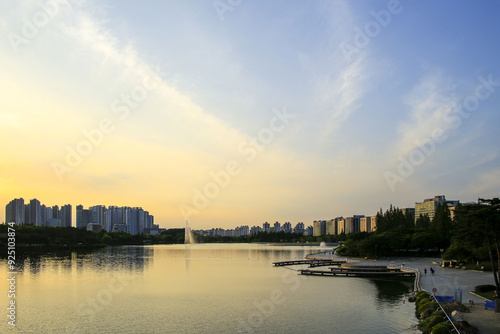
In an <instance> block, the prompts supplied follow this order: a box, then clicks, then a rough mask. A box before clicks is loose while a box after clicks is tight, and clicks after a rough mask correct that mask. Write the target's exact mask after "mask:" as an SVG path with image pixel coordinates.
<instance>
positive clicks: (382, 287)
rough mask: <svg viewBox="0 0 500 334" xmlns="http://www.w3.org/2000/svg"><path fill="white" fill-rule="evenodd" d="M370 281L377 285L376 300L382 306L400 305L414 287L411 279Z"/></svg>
mask: <svg viewBox="0 0 500 334" xmlns="http://www.w3.org/2000/svg"><path fill="white" fill-rule="evenodd" d="M370 282H371V283H372V284H373V285H374V286H375V287H376V291H377V298H376V301H377V304H379V305H380V306H382V307H394V306H400V305H401V303H402V302H403V301H404V300H405V296H406V295H407V294H408V293H409V292H411V291H412V289H413V284H412V281H411V280H396V279H386V280H383V279H373V280H370Z"/></svg>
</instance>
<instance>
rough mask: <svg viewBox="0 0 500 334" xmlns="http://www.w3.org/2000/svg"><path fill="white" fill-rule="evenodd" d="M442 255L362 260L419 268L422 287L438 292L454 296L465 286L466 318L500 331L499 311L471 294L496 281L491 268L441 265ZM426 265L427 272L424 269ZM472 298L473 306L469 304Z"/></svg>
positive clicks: (488, 333)
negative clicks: (481, 286)
mask: <svg viewBox="0 0 500 334" xmlns="http://www.w3.org/2000/svg"><path fill="white" fill-rule="evenodd" d="M439 262H440V259H439V258H387V259H381V260H377V261H368V260H360V261H359V263H360V264H373V265H375V264H378V265H394V266H399V265H404V266H405V267H408V268H414V269H419V270H420V272H421V273H422V275H421V281H420V284H421V287H422V288H423V289H424V290H426V291H428V292H429V293H432V289H433V288H436V289H437V292H436V295H437V296H454V294H455V290H456V288H457V287H460V289H462V304H464V305H466V306H467V307H469V309H470V311H471V313H466V314H464V320H466V321H468V322H469V323H470V324H472V325H473V326H476V327H477V328H478V329H479V330H480V331H481V333H482V334H500V314H499V313H495V312H494V311H493V310H492V309H487V310H486V309H485V308H484V300H483V299H481V298H479V297H476V296H474V295H472V294H470V293H469V292H470V291H473V290H474V287H475V286H477V285H482V284H494V280H493V274H492V273H491V272H479V271H471V270H463V269H453V268H442V267H439V266H438V263H439ZM430 267H433V268H434V269H435V273H434V274H431V272H430V270H429V268H430ZM425 268H427V275H425V274H424V269H425ZM469 300H472V301H473V303H474V306H470V303H469Z"/></svg>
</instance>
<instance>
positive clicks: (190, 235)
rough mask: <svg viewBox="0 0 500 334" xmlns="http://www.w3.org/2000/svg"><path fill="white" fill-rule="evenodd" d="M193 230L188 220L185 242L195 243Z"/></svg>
mask: <svg viewBox="0 0 500 334" xmlns="http://www.w3.org/2000/svg"><path fill="white" fill-rule="evenodd" d="M195 243H196V241H195V240H194V234H193V231H191V227H189V222H188V221H187V220H186V228H185V229H184V244H186V245H188V244H195Z"/></svg>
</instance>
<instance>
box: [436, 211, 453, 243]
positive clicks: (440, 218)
mask: <svg viewBox="0 0 500 334" xmlns="http://www.w3.org/2000/svg"><path fill="white" fill-rule="evenodd" d="M452 229H453V224H452V221H451V215H450V210H449V209H448V205H447V204H446V203H443V204H441V203H439V204H438V206H437V208H436V212H435V214H434V218H433V219H432V228H431V231H432V232H433V234H434V235H435V236H436V246H437V247H438V248H439V249H446V248H448V247H449V246H450V240H451V232H452Z"/></svg>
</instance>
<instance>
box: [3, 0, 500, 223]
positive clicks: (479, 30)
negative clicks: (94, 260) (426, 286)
mask: <svg viewBox="0 0 500 334" xmlns="http://www.w3.org/2000/svg"><path fill="white" fill-rule="evenodd" d="M43 3H44V4H45V5H44V6H42V5H40V2H38V1H19V2H14V3H2V4H0V9H1V11H0V12H1V13H4V14H0V32H1V35H2V36H4V38H2V39H0V61H2V64H3V66H1V67H0V73H1V75H0V87H1V89H0V92H1V93H0V94H2V99H1V102H0V103H1V108H0V120H1V121H0V126H1V131H0V136H1V137H0V138H1V144H0V145H1V152H2V153H3V163H2V165H1V167H0V168H1V171H2V172H1V175H0V177H1V179H0V183H1V185H2V186H1V187H0V188H1V190H0V200H1V201H2V202H3V203H5V204H4V205H2V206H0V207H1V212H0V214H1V215H2V217H5V211H4V210H5V205H6V204H7V203H8V202H9V201H10V200H11V199H13V198H19V197H23V198H37V199H40V200H41V201H44V202H45V201H46V200H47V199H49V200H50V203H49V204H51V205H53V204H54V203H71V204H72V205H74V206H76V205H78V204H82V205H83V206H84V207H89V206H92V205H98V204H103V203H104V205H108V204H109V205H117V206H127V205H130V203H134V205H136V206H140V207H147V208H148V209H149V211H150V212H152V213H153V214H154V215H155V223H156V224H159V225H160V227H164V228H171V227H177V226H183V225H184V223H185V221H186V219H188V220H189V222H190V225H191V226H192V228H193V229H203V228H208V227H211V226H212V227H213V226H219V227H222V228H228V227H231V226H236V224H235V223H234V222H235V221H236V220H237V221H238V222H239V223H238V225H249V226H252V225H255V224H258V223H260V224H261V223H262V222H264V221H291V222H299V221H303V222H309V221H311V222H312V221H314V220H317V219H326V218H331V216H349V215H352V214H365V215H372V214H375V213H376V212H377V211H378V210H379V209H380V208H381V207H382V208H387V206H388V205H389V204H391V203H392V204H393V205H395V206H398V207H412V206H414V203H415V202H416V201H421V200H423V199H425V198H429V197H432V196H434V195H439V194H445V195H446V196H447V197H448V198H451V199H460V200H461V201H463V202H467V201H475V200H477V198H478V197H481V198H492V197H498V196H499V193H500V156H499V150H500V148H499V146H498V143H499V142H500V134H499V132H498V125H499V124H500V110H499V109H500V108H499V107H500V64H499V62H498V59H499V58H500V57H499V56H500V43H499V42H500V34H499V32H500V22H498V20H497V19H496V15H495V13H498V11H499V10H500V4H499V3H497V2H494V1H485V2H481V3H480V4H477V3H461V4H460V5H456V3H454V2H451V1H444V2H440V3H422V2H415V1H413V2H412V1H400V2H398V1H373V2H370V3H350V2H348V1H335V2H321V1H315V2H308V3H302V2H289V1H288V2H284V1H275V2H271V3H268V2H263V1H258V2H240V3H239V4H237V5H228V3H227V2H225V1H196V2H195V1H184V2H182V3H178V2H174V1H165V2H162V3H157V2H155V3H147V4H139V3H132V2H119V1H100V2H97V1H63V0H58V1H56V0H52V1H45V2H43ZM235 3H236V2H233V4H235ZM47 203H48V202H47ZM106 203H107V204H106ZM73 219H74V217H73Z"/></svg>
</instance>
